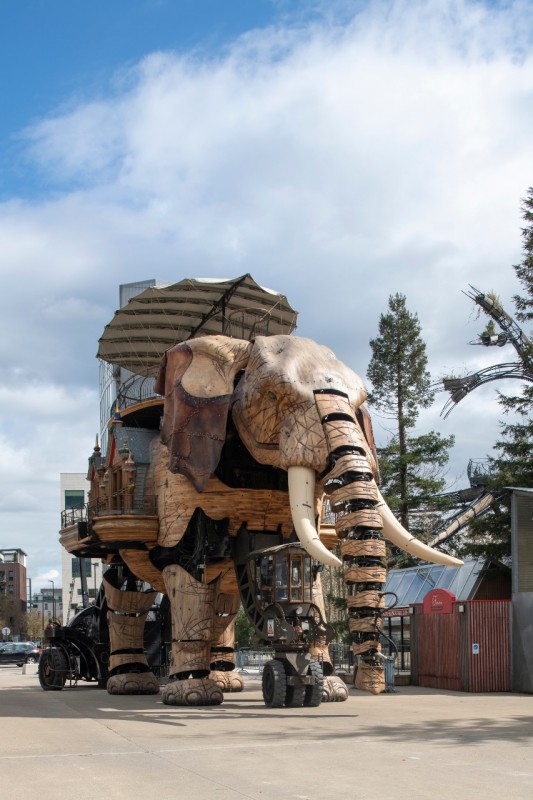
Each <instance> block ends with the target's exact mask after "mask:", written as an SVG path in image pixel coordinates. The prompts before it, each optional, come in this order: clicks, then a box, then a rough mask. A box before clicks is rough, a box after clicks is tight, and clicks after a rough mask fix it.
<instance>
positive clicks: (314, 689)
mask: <svg viewBox="0 0 533 800" xmlns="http://www.w3.org/2000/svg"><path fill="white" fill-rule="evenodd" d="M307 674H308V675H312V676H313V678H314V679H315V682H314V683H313V685H312V686H306V687H305V700H304V706H308V707H311V708H313V707H315V706H319V705H320V703H321V702H322V694H323V692H324V673H323V672H322V666H321V665H320V664H319V663H318V661H311V663H310V664H309V668H308V670H307Z"/></svg>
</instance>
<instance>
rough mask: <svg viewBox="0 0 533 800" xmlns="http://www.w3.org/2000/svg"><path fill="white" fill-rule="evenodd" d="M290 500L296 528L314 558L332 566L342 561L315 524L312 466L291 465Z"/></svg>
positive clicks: (299, 537)
mask: <svg viewBox="0 0 533 800" xmlns="http://www.w3.org/2000/svg"><path fill="white" fill-rule="evenodd" d="M287 472H288V477H289V500H290V504H291V515H292V521H293V524H294V530H295V531H296V535H297V537H298V539H299V540H300V542H301V544H302V545H303V547H304V548H305V550H307V552H308V553H309V555H310V556H311V557H312V558H316V560H317V561H321V562H322V563H323V564H327V565H328V566H330V567H341V566H342V562H341V561H340V560H339V559H338V558H337V556H334V555H333V553H330V551H329V550H328V549H327V547H325V546H324V545H323V544H322V542H321V541H320V537H319V535H318V531H317V529H316V525H315V513H314V509H315V471H314V470H313V469H311V468H310V467H289V468H288V470H287Z"/></svg>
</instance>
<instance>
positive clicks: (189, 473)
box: [91, 336, 454, 705]
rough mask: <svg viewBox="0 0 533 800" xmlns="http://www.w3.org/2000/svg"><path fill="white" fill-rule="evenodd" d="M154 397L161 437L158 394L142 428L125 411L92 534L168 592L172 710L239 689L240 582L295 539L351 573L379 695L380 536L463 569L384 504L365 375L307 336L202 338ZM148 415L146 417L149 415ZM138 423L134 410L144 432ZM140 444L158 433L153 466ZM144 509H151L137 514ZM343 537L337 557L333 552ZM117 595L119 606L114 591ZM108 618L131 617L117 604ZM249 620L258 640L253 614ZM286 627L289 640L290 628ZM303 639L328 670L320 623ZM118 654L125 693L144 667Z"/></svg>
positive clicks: (357, 641)
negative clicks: (328, 520)
mask: <svg viewBox="0 0 533 800" xmlns="http://www.w3.org/2000/svg"><path fill="white" fill-rule="evenodd" d="M155 391H156V393H157V394H159V395H161V396H162V397H163V398H164V411H163V417H162V421H161V427H160V432H159V431H158V430H157V425H156V424H154V421H155V420H156V419H157V418H158V409H160V403H161V401H160V400H159V401H158V400H157V398H154V400H153V401H151V402H152V410H153V414H152V416H151V418H150V419H151V424H152V427H151V429H150V430H145V432H144V434H141V432H140V431H139V432H138V433H135V429H134V427H127V426H130V425H131V422H129V421H128V419H129V418H128V415H127V414H125V415H123V418H121V419H118V420H117V423H116V425H115V426H114V429H113V434H114V450H113V447H112V448H111V450H112V452H111V454H108V457H107V462H104V461H103V460H102V459H101V457H100V456H99V454H96V456H94V457H93V462H92V472H91V475H92V486H93V488H92V492H91V503H92V505H93V508H94V509H96V510H95V511H94V512H93V519H92V531H93V533H94V535H96V536H97V537H98V539H99V541H100V542H102V543H104V542H107V543H108V545H109V547H108V549H109V551H110V552H111V551H113V548H114V552H116V553H117V554H119V555H120V557H121V558H122V560H123V561H124V562H125V563H126V564H127V565H128V567H129V569H130V570H131V572H132V573H133V574H134V575H136V576H137V577H138V578H140V579H142V580H145V581H147V582H148V583H150V584H151V585H152V586H153V587H154V589H156V590H158V591H161V592H164V593H166V594H167V595H168V597H169V599H170V604H171V608H172V657H171V665H170V681H169V684H168V685H167V686H166V687H165V688H164V701H165V702H167V703H177V704H182V703H183V704H191V705H195V704H199V705H201V704H213V703H218V702H221V700H222V691H223V690H224V689H226V690H230V689H236V688H239V686H240V681H239V680H238V678H234V677H232V676H233V675H234V673H233V672H232V670H233V667H234V658H233V640H232V623H233V620H234V618H235V614H236V611H237V608H238V605H239V590H240V596H241V598H242V597H243V592H244V593H245V592H246V591H247V592H248V601H249V602H248V601H247V602H248V605H249V606H250V607H251V606H252V604H253V598H252V597H251V595H252V594H253V592H254V591H256V589H253V588H251V583H250V581H249V580H248V579H247V578H246V574H245V564H246V563H247V559H248V560H249V557H248V555H249V553H250V552H255V551H258V552H259V551H263V550H265V549H266V551H268V552H270V550H271V549H272V548H274V550H273V551H272V552H273V553H274V555H272V556H271V558H273V559H275V557H276V553H278V552H280V551H278V550H276V548H279V547H282V546H285V545H290V544H291V543H294V544H295V546H296V547H300V548H303V551H302V552H304V555H305V557H308V558H309V559H312V563H313V564H315V565H316V564H317V563H318V562H322V563H324V564H329V565H331V566H342V567H343V568H344V575H345V580H346V584H347V593H348V611H349V616H350V620H349V624H350V631H351V634H352V639H353V651H354V653H355V655H356V656H358V657H359V659H360V660H361V662H362V663H361V667H360V674H361V676H362V678H361V680H362V681H363V683H362V685H364V688H368V689H370V690H371V691H382V690H383V688H384V683H383V669H382V659H381V647H380V642H379V639H380V630H381V610H382V608H383V606H384V601H383V593H382V588H383V583H384V581H385V575H386V571H385V565H384V556H385V542H384V539H383V538H382V533H384V534H385V535H386V536H387V537H388V538H390V539H391V540H392V541H393V542H394V543H395V544H397V545H399V546H400V547H404V548H405V549H407V550H409V551H410V552H412V553H413V554H415V555H419V556H421V557H423V558H425V559H428V560H436V561H440V562H444V563H454V560H453V559H450V557H447V556H444V555H443V554H440V553H436V552H435V551H432V550H430V549H429V548H427V547H425V546H424V545H422V544H421V543H419V542H416V540H414V539H413V537H411V536H409V534H408V533H407V532H406V531H403V529H401V527H400V526H399V524H398V523H397V522H396V520H395V518H394V517H393V516H392V514H391V512H390V511H389V510H388V509H387V508H386V506H385V505H384V502H383V498H382V497H381V495H380V493H379V489H378V482H379V471H378V465H377V456H376V449H375V446H374V441H373V437H372V429H371V425H370V418H369V416H368V412H367V411H366V407H365V405H364V401H365V398H366V390H365V387H364V385H363V382H362V381H361V379H360V378H359V377H358V376H357V375H356V374H355V373H354V372H352V370H350V369H349V368H348V367H346V366H345V365H344V364H342V362H340V361H339V360H338V359H336V357H335V356H334V354H333V353H332V352H331V351H330V350H329V349H327V348H325V347H323V346H321V345H318V344H316V343H315V342H312V341H310V340H308V339H300V338H298V337H294V336H271V337H257V339H255V340H254V341H252V342H248V341H241V340H239V339H232V338H229V337H226V336H205V337H199V338H197V339H192V340H189V341H187V342H183V343H181V344H179V345H176V346H175V347H173V348H171V349H170V350H169V351H167V353H166V355H165V356H164V358H163V361H162V364H161V369H160V372H159V375H158V378H157V380H156V384H155ZM143 414H144V416H143V417H142V420H144V421H145V420H146V418H147V417H146V409H143ZM139 419H141V417H140V416H138V417H137V418H135V416H134V415H131V416H130V420H132V421H133V422H137V424H139ZM142 435H145V438H146V442H145V447H144V449H145V450H146V449H147V443H148V440H150V442H149V444H150V447H149V450H150V455H149V456H147V457H146V456H145V463H144V464H142V463H141V459H139V458H138V457H136V456H135V453H134V452H132V451H133V450H134V449H135V448H134V447H133V441H132V440H134V439H135V437H136V436H137V437H141V438H142ZM115 473H116V475H117V476H118V477H116V480H115V477H114V475H115ZM119 473H120V474H119ZM106 476H107V477H106ZM110 480H111V482H113V481H115V484H114V486H113V487H111V488H115V489H116V487H117V486H118V485H120V491H123V502H124V503H126V500H127V498H129V500H127V502H128V503H129V510H130V511H131V513H129V514H124V513H122V514H118V513H116V514H113V513H111V512H112V509H111V508H110V503H111V500H110V498H112V497H113V496H115V494H116V492H115V493H113V491H111V489H110V483H109V482H110ZM325 495H327V496H328V497H329V503H330V507H331V509H332V511H333V512H334V514H335V517H336V533H335V535H331V534H330V535H329V537H325V536H324V535H322V536H321V528H320V518H321V511H322V502H323V498H324V496H325ZM151 504H153V505H151ZM139 505H143V506H144V515H141V514H138V513H135V511H136V510H138V509H139ZM147 509H148V511H150V510H151V511H152V512H153V513H147ZM124 510H126V511H127V510H128V509H127V508H126V509H124V508H122V512H124ZM117 511H118V509H117ZM300 543H301V544H300ZM339 543H340V555H341V558H340V559H339V558H338V557H337V556H336V555H334V554H333V553H332V552H331V550H332V548H333V547H334V546H336V545H337V544H339ZM269 548H270V549H269ZM291 552H292V551H291ZM243 553H244V555H243ZM291 557H293V558H294V559H296V558H299V557H300V556H298V554H297V553H293V556H291ZM303 557H304V556H302V558H303ZM257 563H258V564H259V563H260V558H259V556H258V561H257ZM261 563H263V562H261ZM288 563H291V564H292V562H288ZM295 563H296V562H295ZM302 564H303V561H302ZM302 568H303V567H302ZM258 569H259V568H258ZM319 574H320V573H319V570H318V569H316V570H314V569H313V576H314V577H313V582H312V584H313V586H312V589H310V590H309V591H310V592H311V593H312V598H311V597H310V598H309V600H311V599H312V603H311V605H312V606H313V608H314V607H316V608H317V610H318V611H317V614H318V617H320V618H321V619H322V617H323V607H324V606H323V600H322V596H321V589H320V580H319ZM243 587H245V588H243ZM115 588H116V587H115ZM257 591H258V590H257ZM113 602H114V605H115V606H117V598H116V592H115V596H114V597H113ZM278 605H279V604H278ZM293 605H296V604H293ZM275 606H276V603H275V602H274V601H273V606H272V608H275ZM114 613H115V614H116V615H119V616H120V614H121V613H128V612H125V611H123V612H121V611H120V609H118V608H115V609H114ZM129 613H130V614H131V613H134V612H129ZM135 613H136V612H135ZM276 613H277V612H272V614H273V615H274V616H275V615H276ZM318 617H317V618H318ZM253 622H254V624H255V626H256V630H258V631H259V633H261V631H260V628H259V623H258V621H257V619H256V620H253ZM293 629H294V630H297V629H298V620H296V623H295V624H294V625H293ZM283 630H284V631H285V633H284V634H283V635H285V637H286V636H287V635H288V634H287V626H286V627H285V628H284V629H283ZM292 635H293V634H290V636H292ZM299 635H300V634H299ZM302 636H303V638H302V639H301V642H302V643H303V642H304V640H305V643H306V647H305V650H306V657H311V658H315V659H318V660H319V661H321V662H323V663H324V664H325V665H326V671H329V672H331V668H330V665H329V662H328V655H327V646H326V645H327V637H326V626H325V621H324V620H322V622H319V623H317V626H316V631H315V634H313V636H311V635H310V634H308V635H307V639H305V636H304V635H303V634H302ZM260 638H261V637H260ZM282 638H283V637H282ZM289 638H290V637H289ZM297 645H298V646H299V644H298V642H297ZM124 649H130V650H134V649H135V648H134V647H132V646H131V644H130V646H129V648H128V647H125V648H124V647H120V645H116V646H115V651H116V652H114V653H112V656H111V672H112V676H113V677H115V678H116V680H115V682H114V686H115V690H116V691H120V690H121V688H120V686H121V683H122V684H123V686H124V687H127V686H131V675H132V674H134V672H135V669H136V668H135V667H134V663H135V662H134V659H132V658H130V659H129V660H128V659H126V661H124V659H123V658H122V660H121V658H120V656H121V655H122V656H123V655H124V654H123V653H121V652H120V651H121V650H124ZM138 649H139V646H138V645H137V650H138ZM300 649H302V650H303V649H304V648H303V645H302V648H300ZM130 655H131V653H130ZM114 658H116V659H117V660H116V661H113V659H114ZM142 671H144V667H143V670H141V672H142ZM358 674H359V671H358ZM116 676H123V677H120V678H117V677H116ZM305 680H307V678H306V679H305ZM305 680H304V683H305ZM309 681H311V682H312V679H311V678H309ZM138 690H139V691H142V687H139V688H138ZM124 691H127V689H126V688H125V689H124ZM308 694H309V692H308ZM300 696H301V697H303V696H304V694H302V693H300V694H299V691H297V690H296V689H294V687H293V688H292V689H291V688H290V687H289V688H288V689H287V697H288V698H292V700H293V701H294V702H295V704H298V703H297V702H296V701H295V698H298V697H300ZM305 696H308V695H305Z"/></svg>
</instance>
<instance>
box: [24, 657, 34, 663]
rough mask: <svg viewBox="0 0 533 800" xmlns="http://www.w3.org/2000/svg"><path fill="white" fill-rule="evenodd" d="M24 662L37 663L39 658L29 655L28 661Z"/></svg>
mask: <svg viewBox="0 0 533 800" xmlns="http://www.w3.org/2000/svg"><path fill="white" fill-rule="evenodd" d="M24 663H25V664H36V663H37V659H36V658H35V656H28V658H27V659H26V661H25V662H24Z"/></svg>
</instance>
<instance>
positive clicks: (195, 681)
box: [162, 678, 223, 706]
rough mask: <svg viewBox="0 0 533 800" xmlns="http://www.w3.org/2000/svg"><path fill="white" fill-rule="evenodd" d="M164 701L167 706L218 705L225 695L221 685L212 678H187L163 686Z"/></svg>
mask: <svg viewBox="0 0 533 800" xmlns="http://www.w3.org/2000/svg"><path fill="white" fill-rule="evenodd" d="M162 695H163V703H164V704H165V705H167V706H218V705H220V703H221V702H222V699H223V695H222V689H221V688H220V686H219V685H218V684H217V683H215V681H213V680H211V679H210V678H187V679H186V680H184V681H171V683H167V684H166V686H163V689H162Z"/></svg>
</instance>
